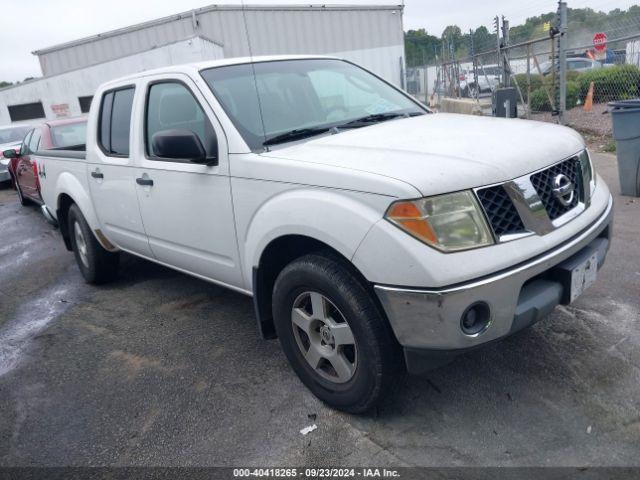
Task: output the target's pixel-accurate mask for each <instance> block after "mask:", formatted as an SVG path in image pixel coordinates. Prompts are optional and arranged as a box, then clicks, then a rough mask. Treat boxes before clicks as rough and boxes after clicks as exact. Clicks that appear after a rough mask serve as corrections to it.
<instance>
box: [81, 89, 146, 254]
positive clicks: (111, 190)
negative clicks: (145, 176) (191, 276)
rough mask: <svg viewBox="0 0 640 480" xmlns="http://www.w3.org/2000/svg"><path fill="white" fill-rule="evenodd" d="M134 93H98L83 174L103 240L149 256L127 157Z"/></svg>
mask: <svg viewBox="0 0 640 480" xmlns="http://www.w3.org/2000/svg"><path fill="white" fill-rule="evenodd" d="M136 94H137V91H136V86H135V85H123V86H122V87H118V88H115V89H112V90H107V91H105V92H103V93H102V95H101V98H100V102H101V103H100V111H99V112H98V118H97V122H91V125H97V128H96V130H95V131H93V132H88V133H87V148H88V149H89V148H90V149H91V152H89V151H87V154H88V155H87V160H88V163H87V170H88V171H87V175H88V182H89V186H90V187H89V188H90V190H91V197H92V200H93V205H94V209H95V212H96V215H97V217H98V220H99V222H100V225H101V227H102V229H103V233H104V234H105V235H106V236H107V238H108V239H109V240H110V241H111V242H112V243H114V244H115V245H117V246H118V247H120V248H122V249H123V250H128V251H131V252H133V253H136V254H138V255H142V256H145V257H153V254H152V253H151V249H150V248H149V242H148V241H147V237H146V234H145V231H144V227H143V224H142V218H141V217H140V209H139V207H138V199H137V196H136V183H135V173H136V172H135V169H134V161H133V158H132V155H131V144H132V142H134V141H135V133H133V130H134V129H133V128H132V122H131V119H132V116H133V114H134V111H133V108H134V98H135V96H136ZM94 128H95V127H94ZM132 137H133V138H132ZM92 139H95V140H92Z"/></svg>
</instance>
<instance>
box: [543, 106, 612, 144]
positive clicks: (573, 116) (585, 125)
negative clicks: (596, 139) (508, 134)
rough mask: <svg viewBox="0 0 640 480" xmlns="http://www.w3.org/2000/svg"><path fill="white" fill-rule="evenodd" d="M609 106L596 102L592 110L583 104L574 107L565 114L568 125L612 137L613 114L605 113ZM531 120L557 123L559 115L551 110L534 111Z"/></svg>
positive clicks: (590, 132) (581, 130)
mask: <svg viewBox="0 0 640 480" xmlns="http://www.w3.org/2000/svg"><path fill="white" fill-rule="evenodd" d="M607 108H608V107H607V104H606V103H597V104H594V105H593V110H591V111H590V112H585V111H584V109H583V107H582V106H579V107H575V108H572V109H571V110H568V111H567V112H566V114H565V118H566V121H567V125H568V126H570V127H573V128H575V129H576V130H578V131H580V132H582V133H589V134H592V135H596V136H602V137H605V136H606V137H611V135H612V127H611V116H610V115H607V114H604V112H606V111H607ZM531 120H540V121H543V122H552V123H557V122H558V117H554V116H552V115H551V113H550V112H544V113H534V114H533V115H531Z"/></svg>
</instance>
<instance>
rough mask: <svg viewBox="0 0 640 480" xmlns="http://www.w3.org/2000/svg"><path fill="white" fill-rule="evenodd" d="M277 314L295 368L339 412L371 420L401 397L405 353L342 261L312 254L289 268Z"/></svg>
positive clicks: (276, 294) (278, 292)
mask: <svg viewBox="0 0 640 480" xmlns="http://www.w3.org/2000/svg"><path fill="white" fill-rule="evenodd" d="M273 313H274V321H275V326H276V331H277V334H278V337H279V339H280V343H281V345H282V349H283V350H284V353H285V355H286V356H287V359H288V360H289V363H290V364H291V366H292V368H293V369H294V371H295V372H296V373H297V375H298V376H299V377H300V379H301V380H302V382H303V383H304V384H305V385H306V386H307V388H309V389H310V390H311V391H312V392H313V393H314V394H315V395H316V396H317V397H318V398H320V399H321V400H323V401H324V402H325V403H327V404H329V405H330V406H331V407H334V408H337V409H339V410H344V411H347V412H352V413H360V412H364V411H366V410H369V409H370V408H372V407H373V406H374V405H376V404H377V403H379V401H380V400H381V398H382V397H383V396H384V395H385V394H388V393H390V392H392V391H393V386H394V384H395V383H396V381H397V379H398V377H399V375H398V374H399V373H400V372H402V370H403V368H402V366H403V363H402V356H401V351H400V347H399V345H398V344H397V342H396V340H395V337H394V336H393V332H392V331H391V328H390V327H389V324H388V322H387V321H386V319H385V318H384V316H383V315H382V314H381V312H380V310H379V308H378V306H377V305H376V302H375V301H374V299H373V297H372V294H371V293H370V292H369V290H368V289H367V288H366V286H365V285H364V282H362V281H361V280H360V278H358V277H357V276H356V274H355V273H354V272H352V271H351V270H350V269H349V268H348V267H347V266H345V265H344V264H343V263H342V262H341V261H340V260H338V259H336V258H333V257H332V256H329V255H324V254H310V255H306V256H304V257H301V258H299V259H297V260H295V261H294V262H292V263H291V264H289V265H288V266H286V267H285V268H284V269H283V271H282V272H281V273H280V275H279V276H278V278H277V279H276V283H275V286H274V290H273Z"/></svg>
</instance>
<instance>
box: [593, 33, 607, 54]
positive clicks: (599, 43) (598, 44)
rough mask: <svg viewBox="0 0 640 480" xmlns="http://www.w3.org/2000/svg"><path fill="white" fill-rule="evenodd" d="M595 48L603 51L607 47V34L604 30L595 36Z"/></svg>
mask: <svg viewBox="0 0 640 480" xmlns="http://www.w3.org/2000/svg"><path fill="white" fill-rule="evenodd" d="M593 48H595V49H596V50H597V51H598V52H602V51H604V50H606V49H607V34H606V33H604V32H598V33H596V34H595V35H594V36H593Z"/></svg>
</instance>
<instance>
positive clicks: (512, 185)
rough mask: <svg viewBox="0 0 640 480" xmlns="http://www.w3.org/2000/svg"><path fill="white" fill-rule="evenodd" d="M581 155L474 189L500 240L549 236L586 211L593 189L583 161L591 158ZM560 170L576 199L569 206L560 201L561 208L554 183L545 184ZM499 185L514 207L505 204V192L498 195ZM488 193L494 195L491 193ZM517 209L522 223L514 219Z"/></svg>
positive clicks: (500, 241) (497, 240)
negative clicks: (590, 192) (568, 181)
mask: <svg viewBox="0 0 640 480" xmlns="http://www.w3.org/2000/svg"><path fill="white" fill-rule="evenodd" d="M581 154H582V152H580V153H579V154H577V155H572V156H570V157H568V158H565V159H563V160H561V161H559V162H556V163H554V164H553V165H550V166H547V167H545V168H542V169H540V170H537V171H535V172H532V173H529V174H527V175H523V176H522V177H518V178H515V179H513V180H509V181H507V182H502V183H498V184H494V185H487V186H483V187H478V188H475V189H474V191H475V193H476V196H477V198H478V201H479V203H480V205H482V208H483V210H484V213H485V217H486V218H487V221H488V223H489V225H490V226H491V229H492V232H493V234H494V237H495V240H496V242H497V243H504V242H508V241H511V240H516V239H518V238H523V237H526V236H530V235H546V234H547V233H550V232H552V231H553V230H555V229H556V228H559V227H561V226H562V225H564V224H566V223H567V222H569V221H571V220H573V219H574V218H576V217H577V216H578V215H580V214H581V213H582V212H584V210H585V209H586V208H587V207H588V206H589V201H590V198H589V191H590V188H589V184H588V179H587V175H586V169H585V166H584V165H583V163H582V162H584V161H589V160H588V156H587V155H585V156H584V157H582V156H581ZM585 157H586V160H585V159H584V158H585ZM560 173H562V174H564V175H566V176H567V177H568V178H569V179H570V180H571V182H572V183H573V184H574V187H575V192H576V195H575V199H574V200H573V201H572V202H571V204H570V205H569V206H568V207H566V206H563V205H562V204H561V203H559V202H558V207H555V205H554V204H553V203H552V202H557V199H556V198H555V197H554V196H553V194H552V192H551V190H552V185H550V184H546V183H545V182H552V181H553V178H554V175H558V174H560ZM585 185H586V188H585ZM499 187H501V188H502V189H503V190H504V192H506V194H507V196H508V197H509V199H510V200H511V205H512V206H509V205H508V204H506V203H505V201H504V196H503V195H502V194H500V193H498V194H496V192H499V190H498V188H499ZM488 192H492V193H494V195H491V196H490V195H488ZM496 198H498V200H499V202H498V203H499V207H496V205H495V204H496ZM485 201H486V204H485ZM514 211H515V212H517V215H518V217H519V221H520V222H518V219H515V216H514ZM520 225H522V226H523V227H524V228H521V227H520Z"/></svg>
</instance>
